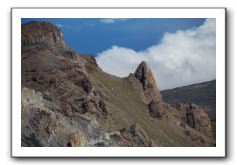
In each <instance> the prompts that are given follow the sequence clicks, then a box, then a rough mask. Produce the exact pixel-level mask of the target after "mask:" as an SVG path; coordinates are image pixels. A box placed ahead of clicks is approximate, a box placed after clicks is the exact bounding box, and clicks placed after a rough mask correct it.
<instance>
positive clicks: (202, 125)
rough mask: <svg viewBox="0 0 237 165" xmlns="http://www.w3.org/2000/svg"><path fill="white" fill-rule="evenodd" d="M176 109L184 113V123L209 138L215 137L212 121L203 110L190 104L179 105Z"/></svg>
mask: <svg viewBox="0 0 237 165" xmlns="http://www.w3.org/2000/svg"><path fill="white" fill-rule="evenodd" d="M176 108H177V110H179V111H181V113H182V119H181V120H182V122H184V123H185V124H187V125H188V126H189V127H191V128H194V129H196V130H197V131H199V132H201V133H203V134H205V135H207V136H210V137H212V136H213V132H212V126H211V121H210V119H209V117H208V115H207V114H206V113H205V112H204V110H203V109H202V108H200V107H199V106H197V105H195V104H193V103H189V102H186V103H179V104H177V106H176Z"/></svg>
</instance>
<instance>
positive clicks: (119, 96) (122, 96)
mask: <svg viewBox="0 0 237 165" xmlns="http://www.w3.org/2000/svg"><path fill="white" fill-rule="evenodd" d="M89 76H90V79H91V81H92V83H93V86H94V87H95V88H96V89H99V90H100V91H102V92H103V93H107V96H108V98H109V101H108V103H109V107H110V113H111V115H112V124H111V129H112V130H119V129H122V128H123V127H126V126H128V125H130V124H132V123H139V124H140V125H141V126H142V127H143V129H144V130H145V131H146V132H147V134H148V136H149V137H151V138H152V139H154V140H158V141H159V144H160V145H161V146H196V145H197V144H196V143H194V142H193V141H191V140H187V136H185V135H184V134H183V131H184V130H183V129H182V128H180V127H177V126H176V122H177V119H175V117H174V116H173V115H169V121H167V120H165V119H163V120H158V119H154V118H151V117H150V115H149V113H148V110H147V106H146V105H145V104H144V103H143V102H142V101H141V99H140V97H139V94H138V93H137V91H136V90H135V89H134V88H133V86H132V84H131V83H130V82H129V81H128V80H126V79H122V78H118V77H116V76H112V75H109V74H107V73H104V72H97V71H96V72H93V73H91V74H90V75H89Z"/></svg>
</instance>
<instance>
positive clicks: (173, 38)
mask: <svg viewBox="0 0 237 165" xmlns="http://www.w3.org/2000/svg"><path fill="white" fill-rule="evenodd" d="M143 60H144V61H147V62H148V63H149V64H150V67H151V69H152V72H153V74H154V77H155V79H156V81H157V84H158V88H159V89H160V90H164V89H170V88H175V87H179V86H184V85H189V84H193V83H199V82H204V81H209V80H212V79H215V77H216V24H215V19H206V21H205V22H204V23H203V25H201V26H199V27H195V28H191V29H188V30H178V31H177V32H175V33H165V34H164V36H163V38H162V40H161V43H159V44H157V45H153V46H151V47H149V48H147V49H145V50H144V51H139V52H136V51H134V50H132V49H129V48H124V47H118V46H112V47H111V48H110V49H108V50H105V51H103V52H101V53H99V54H98V56H97V62H98V64H99V66H100V67H101V68H102V69H103V70H104V71H105V72H107V73H110V74H113V75H116V76H119V77H125V76H128V74H129V73H133V72H134V71H135V70H136V68H137V66H138V65H139V63H140V62H141V61H143Z"/></svg>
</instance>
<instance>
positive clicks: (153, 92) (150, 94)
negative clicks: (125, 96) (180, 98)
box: [134, 61, 165, 118]
mask: <svg viewBox="0 0 237 165" xmlns="http://www.w3.org/2000/svg"><path fill="white" fill-rule="evenodd" d="M134 76H135V77H136V79H137V80H138V81H139V82H140V84H141V86H142V89H143V93H144V95H145V97H146V100H147V103H148V109H149V113H150V115H151V116H152V117H157V118H162V116H163V115H164V114H165V112H164V109H163V100H162V97H161V94H160V91H159V90H158V88H157V85H156V81H155V78H154V77H153V74H152V72H151V69H150V67H149V65H148V64H147V63H146V62H145V61H143V62H142V63H141V64H140V65H139V66H138V68H137V70H136V71H135V73H134Z"/></svg>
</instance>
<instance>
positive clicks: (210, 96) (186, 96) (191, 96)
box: [161, 80, 216, 135]
mask: <svg viewBox="0 0 237 165" xmlns="http://www.w3.org/2000/svg"><path fill="white" fill-rule="evenodd" d="M161 94H162V97H163V99H164V101H166V102H167V103H170V104H177V103H179V102H184V101H190V102H193V103H195V104H197V105H199V106H200V107H202V108H203V110H204V111H205V112H206V113H207V114H208V116H209V117H210V119H211V122H212V127H213V130H214V135H215V130H216V80H212V81H209V82H203V83H199V84H193V85H189V86H184V87H179V88H175V89H170V90H165V91H161Z"/></svg>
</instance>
